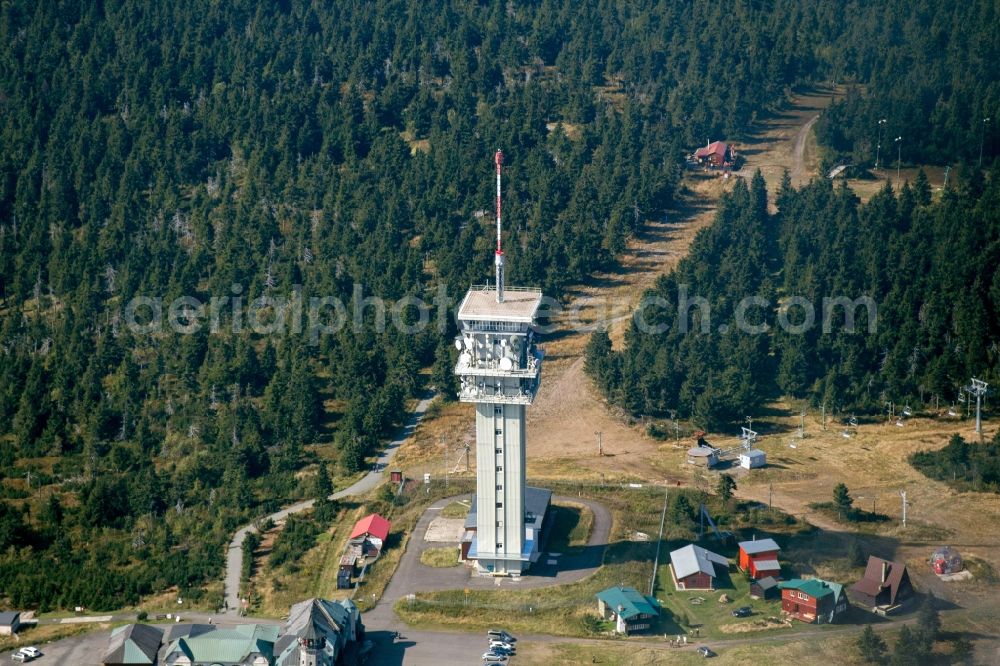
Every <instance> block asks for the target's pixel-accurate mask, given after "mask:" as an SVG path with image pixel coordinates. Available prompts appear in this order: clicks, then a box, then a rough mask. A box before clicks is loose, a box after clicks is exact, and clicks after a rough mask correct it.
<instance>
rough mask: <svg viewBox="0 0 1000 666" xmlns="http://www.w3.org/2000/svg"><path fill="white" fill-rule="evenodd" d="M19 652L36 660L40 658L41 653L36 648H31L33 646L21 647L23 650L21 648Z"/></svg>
mask: <svg viewBox="0 0 1000 666" xmlns="http://www.w3.org/2000/svg"><path fill="white" fill-rule="evenodd" d="M21 652H23V653H24V654H26V655H28V656H29V657H31V658H32V659H38V658H39V657H41V656H42V651H41V650H39V649H38V648H36V647H33V646H32V647H23V648H21Z"/></svg>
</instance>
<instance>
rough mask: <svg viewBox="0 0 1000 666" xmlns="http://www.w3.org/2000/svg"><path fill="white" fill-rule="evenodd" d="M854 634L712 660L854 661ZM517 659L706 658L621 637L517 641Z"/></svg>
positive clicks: (621, 664) (743, 650)
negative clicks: (595, 640)
mask: <svg viewBox="0 0 1000 666" xmlns="http://www.w3.org/2000/svg"><path fill="white" fill-rule="evenodd" d="M853 640H854V637H853V636H851V637H843V636H836V637H830V638H824V639H822V640H815V639H814V640H810V641H794V642H789V643H783V644H780V645H775V644H769V643H764V644H756V645H746V646H739V647H732V648H725V649H720V650H718V651H717V652H718V655H717V656H716V657H714V658H713V659H711V662H712V663H713V664H722V665H725V664H738V665H740V666H742V665H743V664H772V663H805V664H818V663H838V664H845V663H847V664H855V663H860V661H859V660H858V659H857V658H856V657H855V655H854V649H853V645H852V642H853ZM518 661H519V662H523V663H529V664H574V665H575V664H591V663H595V664H603V665H604V666H633V665H635V664H703V663H705V659H704V658H702V657H701V656H699V655H698V654H697V653H696V652H695V651H694V650H693V649H690V648H688V649H681V650H679V649H673V648H662V649H656V648H648V647H639V646H637V645H635V644H634V643H633V642H632V641H629V640H622V641H616V642H610V641H609V642H608V643H606V644H603V645H602V644H594V643H589V644H578V643H530V642H524V644H523V645H521V644H518Z"/></svg>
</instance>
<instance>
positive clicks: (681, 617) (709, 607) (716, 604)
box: [656, 543, 783, 640]
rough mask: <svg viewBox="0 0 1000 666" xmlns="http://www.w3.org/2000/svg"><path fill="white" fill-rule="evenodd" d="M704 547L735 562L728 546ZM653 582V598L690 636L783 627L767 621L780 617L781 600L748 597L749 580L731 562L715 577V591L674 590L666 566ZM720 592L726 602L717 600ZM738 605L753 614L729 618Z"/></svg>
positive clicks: (716, 635)
mask: <svg viewBox="0 0 1000 666" xmlns="http://www.w3.org/2000/svg"><path fill="white" fill-rule="evenodd" d="M705 546H706V547H707V548H709V549H711V550H713V551H715V552H718V553H719V554H720V555H725V556H726V557H729V558H730V559H732V560H734V561H735V557H734V555H735V553H733V552H730V550H729V549H721V548H719V547H718V546H717V545H715V544H712V543H707V544H705ZM720 573H721V571H720ZM657 583H658V585H657V589H656V598H657V599H659V600H660V602H661V603H662V604H663V605H664V607H665V608H667V609H669V610H670V612H671V614H672V615H673V617H674V619H675V620H676V621H677V623H678V624H679V625H680V626H682V627H685V628H687V629H689V630H690V633H691V635H692V636H693V635H695V634H697V635H698V636H699V637H705V638H719V637H722V636H725V635H727V634H744V633H753V632H758V631H773V630H776V629H779V628H781V627H782V626H783V625H782V624H780V622H768V621H767V620H768V618H772V619H774V620H777V619H778V618H779V617H780V614H781V602H780V601H778V600H768V601H764V600H757V599H751V598H750V581H749V580H747V579H746V578H745V577H744V575H743V574H742V572H740V571H739V570H738V569H737V568H736V567H735V565H734V566H733V567H731V569H730V571H729V572H728V573H727V574H725V575H720V576H719V578H718V579H717V580H716V584H717V586H718V589H716V590H701V591H692V592H682V591H677V590H675V589H674V585H673V580H672V578H671V576H670V569H669V565H662V566H661V567H660V569H659V575H658V577H657ZM723 594H725V595H726V597H727V598H728V599H729V601H728V602H726V603H722V602H720V601H719V598H720V596H721V595H723ZM740 606H750V607H751V608H753V610H754V614H753V615H752V616H750V617H747V618H735V617H733V616H732V610H733V609H734V608H738V607H740ZM689 640H690V639H689ZM695 640H697V639H695Z"/></svg>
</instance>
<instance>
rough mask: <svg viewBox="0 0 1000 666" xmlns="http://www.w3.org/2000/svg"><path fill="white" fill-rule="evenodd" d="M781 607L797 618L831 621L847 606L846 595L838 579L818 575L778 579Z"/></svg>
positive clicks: (823, 621) (812, 620)
mask: <svg viewBox="0 0 1000 666" xmlns="http://www.w3.org/2000/svg"><path fill="white" fill-rule="evenodd" d="M778 587H779V588H780V589H781V610H782V611H783V612H785V613H788V614H789V615H791V616H792V617H794V618H795V619H797V620H801V621H802V622H809V623H815V624H826V623H830V622H835V621H836V619H837V616H839V615H840V614H841V613H843V612H845V611H846V610H847V595H846V594H844V586H843V585H841V584H840V583H831V582H829V581H825V580H823V579H821V578H809V579H802V578H793V579H792V580H786V581H782V582H780V583H778Z"/></svg>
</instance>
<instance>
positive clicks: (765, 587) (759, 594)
mask: <svg viewBox="0 0 1000 666" xmlns="http://www.w3.org/2000/svg"><path fill="white" fill-rule="evenodd" d="M780 596H781V590H780V589H778V581H777V580H776V579H775V578H773V577H772V576H768V577H767V578H761V579H760V580H755V581H753V582H752V583H750V598H751V599H777V598H778V597H780Z"/></svg>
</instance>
